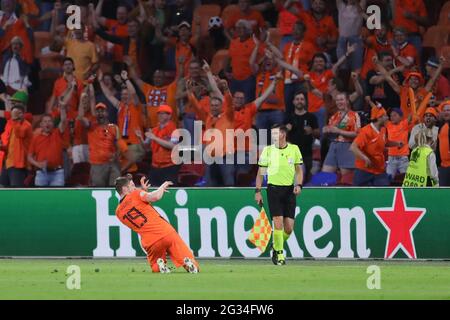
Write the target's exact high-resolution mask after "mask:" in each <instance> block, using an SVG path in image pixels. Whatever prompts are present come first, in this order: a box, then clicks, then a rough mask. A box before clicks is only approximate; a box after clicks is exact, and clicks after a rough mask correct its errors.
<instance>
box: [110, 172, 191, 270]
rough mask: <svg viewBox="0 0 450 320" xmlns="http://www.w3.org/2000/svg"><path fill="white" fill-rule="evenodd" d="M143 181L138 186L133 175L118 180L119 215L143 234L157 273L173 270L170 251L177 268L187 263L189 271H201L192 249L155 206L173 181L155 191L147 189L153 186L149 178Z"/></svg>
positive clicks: (152, 266)
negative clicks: (138, 186) (169, 262)
mask: <svg viewBox="0 0 450 320" xmlns="http://www.w3.org/2000/svg"><path fill="white" fill-rule="evenodd" d="M140 182H141V188H142V189H138V188H137V187H136V186H135V184H134V182H133V177H132V176H131V175H130V174H128V175H127V176H125V177H119V178H117V179H116V191H117V192H118V193H119V195H120V203H119V205H118V207H117V209H116V216H117V218H119V220H120V221H121V222H122V223H123V224H125V225H126V226H127V227H129V228H130V229H131V230H133V231H135V232H136V233H138V234H139V235H140V236H141V243H142V247H143V248H144V250H145V251H146V252H147V260H148V262H149V264H150V267H151V268H152V271H153V272H160V273H169V272H170V269H169V268H168V267H167V265H166V262H167V261H166V255H167V254H168V255H169V256H170V258H171V259H172V261H173V263H174V265H175V266H176V267H177V268H178V267H181V266H183V267H184V268H185V269H186V271H188V272H190V273H197V272H198V270H199V266H198V263H197V261H196V260H195V259H194V256H193V255H192V252H191V250H190V249H189V248H188V246H187V245H186V244H185V243H184V242H183V240H182V239H181V238H180V236H179V235H178V233H177V232H176V231H175V229H174V228H173V227H172V226H171V225H170V223H168V222H167V221H166V220H165V219H164V218H163V217H161V216H160V215H159V213H158V212H157V211H156V210H155V208H153V206H152V205H151V203H152V202H155V201H158V200H160V199H161V198H162V196H163V194H164V192H167V191H166V190H167V188H168V187H169V186H171V185H172V182H164V183H163V184H162V185H161V186H160V187H159V188H158V189H157V190H156V191H153V192H147V190H148V187H149V186H150V185H149V183H148V181H146V180H145V177H142V178H141V181H140Z"/></svg>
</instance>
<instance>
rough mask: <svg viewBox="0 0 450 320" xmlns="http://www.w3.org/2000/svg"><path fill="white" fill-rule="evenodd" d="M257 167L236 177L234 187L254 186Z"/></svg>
mask: <svg viewBox="0 0 450 320" xmlns="http://www.w3.org/2000/svg"><path fill="white" fill-rule="evenodd" d="M257 171H258V166H256V165H254V166H252V168H251V169H250V171H249V172H245V173H243V172H241V173H238V174H237V176H236V187H251V186H254V182H255V178H256V173H257Z"/></svg>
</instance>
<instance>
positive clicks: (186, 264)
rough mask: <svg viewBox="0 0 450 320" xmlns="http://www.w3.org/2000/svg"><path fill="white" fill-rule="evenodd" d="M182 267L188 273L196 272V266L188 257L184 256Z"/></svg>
mask: <svg viewBox="0 0 450 320" xmlns="http://www.w3.org/2000/svg"><path fill="white" fill-rule="evenodd" d="M184 267H185V269H186V270H187V272H189V273H198V269H197V266H196V265H195V264H194V263H193V262H192V260H191V259H189V258H187V257H186V258H184Z"/></svg>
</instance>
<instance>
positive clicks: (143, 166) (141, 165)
mask: <svg viewBox="0 0 450 320" xmlns="http://www.w3.org/2000/svg"><path fill="white" fill-rule="evenodd" d="M136 165H137V167H138V169H137V172H139V173H142V174H144V175H148V173H149V172H150V169H151V165H150V162H146V161H141V162H137V163H136Z"/></svg>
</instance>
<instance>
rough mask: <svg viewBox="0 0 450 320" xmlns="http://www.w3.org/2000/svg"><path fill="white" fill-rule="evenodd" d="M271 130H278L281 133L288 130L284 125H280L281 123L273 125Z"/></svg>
mask: <svg viewBox="0 0 450 320" xmlns="http://www.w3.org/2000/svg"><path fill="white" fill-rule="evenodd" d="M271 129H279V130H281V131H283V132H284V133H287V132H288V129H287V127H286V125H284V124H281V123H277V124H274V125H273V126H272V127H271Z"/></svg>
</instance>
